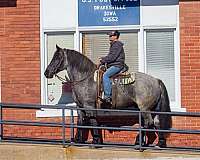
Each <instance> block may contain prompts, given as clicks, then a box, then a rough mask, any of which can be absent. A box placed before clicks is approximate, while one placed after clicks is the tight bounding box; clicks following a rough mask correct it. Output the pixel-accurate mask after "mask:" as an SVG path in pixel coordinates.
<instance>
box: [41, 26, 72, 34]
mask: <svg viewBox="0 0 200 160" xmlns="http://www.w3.org/2000/svg"><path fill="white" fill-rule="evenodd" d="M43 32H44V33H45V32H76V28H75V27H69V28H43Z"/></svg>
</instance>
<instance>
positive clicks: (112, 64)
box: [99, 30, 125, 103]
mask: <svg viewBox="0 0 200 160" xmlns="http://www.w3.org/2000/svg"><path fill="white" fill-rule="evenodd" d="M108 35H109V41H110V49H109V53H108V55H107V56H105V57H101V58H100V59H99V61H100V64H106V65H107V68H108V69H107V70H106V72H105V73H104V74H103V89H104V101H105V102H106V103H111V102H112V99H111V93H112V82H111V80H110V78H111V77H112V76H113V75H116V74H117V73H119V72H120V71H121V70H122V69H123V67H124V63H125V53H124V48H123V45H124V44H123V43H122V42H121V41H119V36H120V33H119V31H117V30H114V31H111V32H109V33H108Z"/></svg>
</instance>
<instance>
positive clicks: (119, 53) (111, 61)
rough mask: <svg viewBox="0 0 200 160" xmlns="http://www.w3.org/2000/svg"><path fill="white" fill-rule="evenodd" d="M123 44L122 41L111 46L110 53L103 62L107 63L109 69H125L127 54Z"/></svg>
mask: <svg viewBox="0 0 200 160" xmlns="http://www.w3.org/2000/svg"><path fill="white" fill-rule="evenodd" d="M123 45H124V44H123V43H122V42H120V41H114V42H112V43H111V44H110V49H109V53H108V55H107V56H106V57H103V58H102V60H101V63H102V64H105V63H107V67H111V66H116V67H120V68H123V66H124V63H125V53H124V48H123Z"/></svg>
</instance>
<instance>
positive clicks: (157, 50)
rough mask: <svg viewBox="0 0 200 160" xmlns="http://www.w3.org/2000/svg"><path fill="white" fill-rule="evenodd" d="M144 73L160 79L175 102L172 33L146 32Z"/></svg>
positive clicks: (164, 31)
mask: <svg viewBox="0 0 200 160" xmlns="http://www.w3.org/2000/svg"><path fill="white" fill-rule="evenodd" d="M146 71H147V73H148V74H150V75H152V76H155V77H157V78H159V79H161V80H162V81H163V82H164V83H165V85H166V87H167V90H168V94H169V97H170V100H171V101H175V61H174V31H173V30H147V31H146Z"/></svg>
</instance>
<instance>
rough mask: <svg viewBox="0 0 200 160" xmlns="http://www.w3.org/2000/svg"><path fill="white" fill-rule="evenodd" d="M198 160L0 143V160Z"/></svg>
mask: <svg viewBox="0 0 200 160" xmlns="http://www.w3.org/2000/svg"><path fill="white" fill-rule="evenodd" d="M92 159H94V160H104V159H106V160H200V152H186V151H184V152H183V151H161V150H145V151H144V152H139V151H137V150H134V149H121V148H120V149H119V148H117V149H116V148H106V147H105V148H100V149H99V148H98V149H92V148H89V147H74V146H71V147H67V148H63V147H62V146H61V145H40V144H37V145H36V144H19V143H0V160H92Z"/></svg>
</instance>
